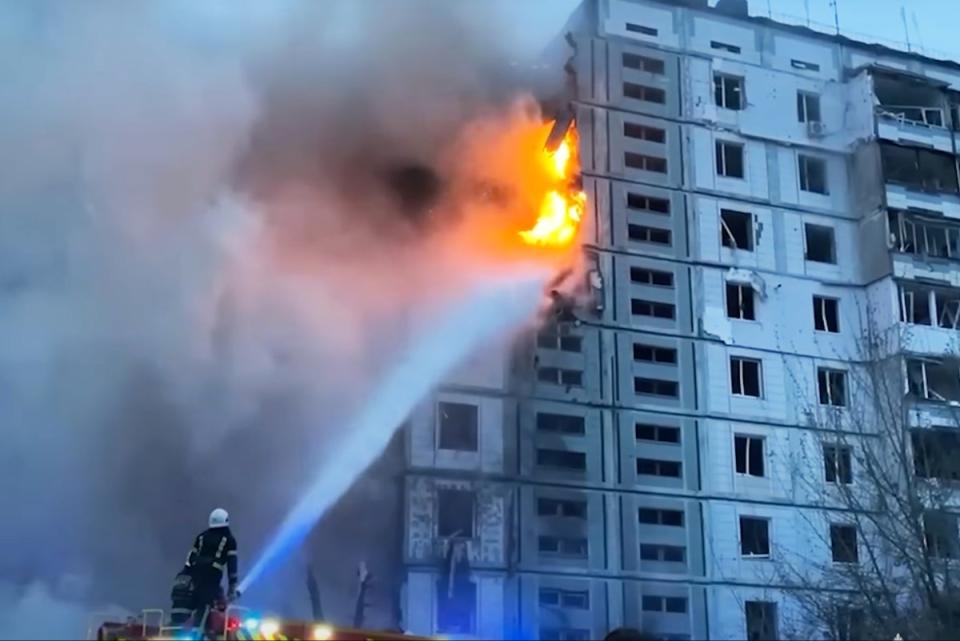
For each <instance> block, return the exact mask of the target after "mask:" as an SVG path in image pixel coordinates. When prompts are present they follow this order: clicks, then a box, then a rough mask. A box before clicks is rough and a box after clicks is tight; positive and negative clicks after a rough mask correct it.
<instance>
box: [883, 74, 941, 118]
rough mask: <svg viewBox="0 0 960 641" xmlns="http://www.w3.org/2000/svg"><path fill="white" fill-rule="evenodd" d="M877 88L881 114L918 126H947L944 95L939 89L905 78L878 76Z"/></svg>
mask: <svg viewBox="0 0 960 641" xmlns="http://www.w3.org/2000/svg"><path fill="white" fill-rule="evenodd" d="M873 89H874V93H875V95H876V97H877V101H878V102H879V103H880V106H879V108H878V111H879V112H880V114H881V115H884V116H887V117H890V118H895V119H896V120H899V121H901V122H910V123H913V124H917V125H926V126H929V127H943V126H944V115H943V106H944V95H943V93H942V92H941V91H940V90H939V89H938V88H937V87H932V86H930V85H927V84H925V83H923V82H918V81H915V80H913V79H910V78H907V77H905V76H894V75H887V74H876V75H874V77H873Z"/></svg>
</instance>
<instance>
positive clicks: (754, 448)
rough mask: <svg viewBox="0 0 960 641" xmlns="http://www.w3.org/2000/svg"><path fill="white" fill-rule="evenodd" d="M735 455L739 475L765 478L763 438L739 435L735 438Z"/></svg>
mask: <svg viewBox="0 0 960 641" xmlns="http://www.w3.org/2000/svg"><path fill="white" fill-rule="evenodd" d="M733 454H734V459H735V463H736V470H737V474H744V475H746V476H757V477H762V476H764V465H763V437H760V436H744V435H741V434H737V435H736V436H734V437H733Z"/></svg>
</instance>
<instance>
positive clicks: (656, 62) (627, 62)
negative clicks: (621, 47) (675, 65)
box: [621, 52, 666, 76]
mask: <svg viewBox="0 0 960 641" xmlns="http://www.w3.org/2000/svg"><path fill="white" fill-rule="evenodd" d="M621 60H622V62H623V66H624V67H626V68H627V69H636V70H637V71H646V72H647V73H652V74H655V75H658V76H662V75H663V74H664V73H665V72H666V65H665V64H664V61H663V60H661V59H660V58H651V57H650V56H641V55H640V54H636V53H628V52H624V53H623V56H622V58H621Z"/></svg>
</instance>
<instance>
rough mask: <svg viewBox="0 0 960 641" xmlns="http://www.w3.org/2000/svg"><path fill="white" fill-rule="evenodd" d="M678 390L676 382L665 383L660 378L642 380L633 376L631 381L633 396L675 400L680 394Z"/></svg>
mask: <svg viewBox="0 0 960 641" xmlns="http://www.w3.org/2000/svg"><path fill="white" fill-rule="evenodd" d="M679 388H680V386H679V384H678V383H677V381H667V380H663V379H660V378H644V377H641V376H635V377H634V379H633V391H634V393H635V394H645V395H649V396H666V397H669V398H677V396H679V394H680V391H679Z"/></svg>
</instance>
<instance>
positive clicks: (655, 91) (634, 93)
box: [623, 82, 667, 105]
mask: <svg viewBox="0 0 960 641" xmlns="http://www.w3.org/2000/svg"><path fill="white" fill-rule="evenodd" d="M623 95H624V96H625V97H627V98H632V99H634V100H640V101H642V102H649V103H653V104H656V105H663V104H666V102H667V92H666V91H664V90H663V89H659V88H657V87H650V86H647V85H640V84H637V83H635V82H625V83H623Z"/></svg>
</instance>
